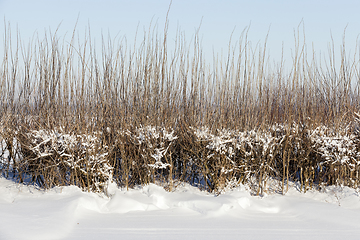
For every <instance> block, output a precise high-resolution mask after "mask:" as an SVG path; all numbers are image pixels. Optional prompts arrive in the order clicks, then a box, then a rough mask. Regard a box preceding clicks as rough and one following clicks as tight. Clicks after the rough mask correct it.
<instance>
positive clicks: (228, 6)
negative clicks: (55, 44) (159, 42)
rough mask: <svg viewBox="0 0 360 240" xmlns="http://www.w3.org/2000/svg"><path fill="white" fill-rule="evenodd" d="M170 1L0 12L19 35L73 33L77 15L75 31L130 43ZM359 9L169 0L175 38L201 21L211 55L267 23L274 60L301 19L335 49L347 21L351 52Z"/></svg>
mask: <svg viewBox="0 0 360 240" xmlns="http://www.w3.org/2000/svg"><path fill="white" fill-rule="evenodd" d="M169 4H170V0H156V1H149V0H148V1H145V0H118V1H115V0H102V1H95V0H61V1H60V0H0V16H1V17H2V18H3V19H5V21H6V22H10V24H11V26H12V29H13V30H15V29H16V27H17V28H18V29H19V31H20V33H21V37H22V39H23V40H26V39H30V38H31V36H32V35H33V34H34V32H36V31H37V32H39V33H40V35H41V34H42V33H43V32H44V29H51V30H52V31H54V30H55V29H56V28H57V26H58V25H59V24H60V23H61V25H60V28H59V32H58V35H59V36H64V35H65V34H67V35H71V32H72V30H73V28H74V26H75V23H76V20H77V19H78V17H79V21H78V25H77V29H78V30H79V32H81V31H84V30H85V28H86V27H87V26H88V25H89V24H90V27H91V32H92V33H91V35H92V37H93V38H95V39H99V41H100V40H101V32H103V33H105V35H106V34H107V33H110V34H111V36H113V37H114V36H115V35H117V34H118V33H119V34H120V35H126V36H127V39H128V41H129V42H131V41H132V40H133V39H134V35H135V32H136V28H137V26H139V28H140V30H142V29H143V27H148V26H149V24H150V22H151V21H153V22H157V23H158V25H159V32H161V31H162V29H163V24H164V21H165V17H166V12H167V9H168V7H169ZM359 10H360V1H359V0H336V1H335V0H321V1H316V0H267V1H266V0H251V1H250V0H246V1H243V0H237V1H235V0H232V1H230V0H222V1H220V0H217V1H215V0H173V1H172V5H171V9H170V13H169V20H170V25H169V33H170V37H174V36H175V34H174V33H175V32H176V29H177V27H178V26H180V28H181V29H182V30H183V31H184V32H185V34H186V37H187V39H188V40H189V41H190V40H191V38H192V36H193V34H194V33H195V29H196V28H198V27H199V26H200V23H201V28H200V37H201V38H202V44H203V49H204V51H205V52H206V53H207V54H208V56H210V55H212V49H213V48H214V49H215V51H216V52H219V51H221V49H227V45H228V42H229V39H230V35H231V33H232V32H233V31H234V34H233V39H234V41H235V40H237V39H238V37H239V36H240V34H241V31H242V30H243V29H244V28H245V27H247V26H249V25H251V27H250V31H249V39H250V40H251V41H252V42H253V43H254V44H256V43H257V42H259V41H260V42H261V43H262V42H263V41H264V39H265V36H266V34H267V32H268V30H269V28H270V32H269V39H268V50H269V55H270V56H271V58H273V59H275V60H276V59H278V58H279V57H280V52H281V46H282V43H283V42H284V47H285V51H287V52H288V53H289V52H290V51H291V48H293V47H294V29H295V28H297V26H298V25H299V23H300V22H301V21H302V20H303V22H304V26H305V34H306V42H307V44H308V45H309V46H311V44H312V43H313V44H314V46H315V49H316V50H317V52H319V51H322V52H323V51H326V50H327V46H328V43H329V42H330V41H331V33H332V36H333V39H334V41H335V47H337V48H338V46H339V45H340V44H341V40H342V35H343V32H344V29H345V27H346V26H347V29H346V39H347V46H348V49H349V52H350V50H351V51H352V52H353V51H354V50H355V43H356V39H357V36H358V34H360V14H359ZM3 26H4V25H3V24H2V27H0V30H1V31H0V33H1V34H3V32H4V31H3V29H4V27H3ZM234 29H235V30H234ZM1 48H2V47H1ZM286 56H287V58H288V57H289V56H291V55H286ZM288 60H290V61H291V59H288Z"/></svg>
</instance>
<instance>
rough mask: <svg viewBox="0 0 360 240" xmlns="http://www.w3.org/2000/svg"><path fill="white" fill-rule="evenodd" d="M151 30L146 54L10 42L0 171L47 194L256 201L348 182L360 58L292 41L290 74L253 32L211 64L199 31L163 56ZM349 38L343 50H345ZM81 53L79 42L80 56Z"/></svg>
mask: <svg viewBox="0 0 360 240" xmlns="http://www.w3.org/2000/svg"><path fill="white" fill-rule="evenodd" d="M167 28H168V25H167V24H166V26H165V31H164V34H163V35H159V34H158V33H156V32H154V31H152V30H151V29H149V31H148V32H147V33H145V34H144V39H143V40H142V41H141V42H140V44H135V45H134V46H128V45H127V44H126V41H124V39H119V40H118V41H115V40H110V39H109V40H108V41H106V42H103V44H102V51H101V52H100V55H98V52H97V51H96V49H97V48H96V47H95V45H94V44H93V43H92V41H91V37H90V35H86V36H85V38H84V41H83V42H78V41H77V40H76V34H75V31H74V33H73V36H72V38H71V40H70V42H65V41H61V39H60V38H59V37H58V36H57V35H56V34H53V35H52V34H48V35H46V36H45V37H44V39H39V38H37V39H34V40H33V41H31V42H30V43H29V44H28V45H24V43H23V42H21V40H20V38H18V40H17V41H15V44H14V40H13V39H12V38H11V35H12V34H11V32H10V28H9V27H7V29H6V30H5V35H4V46H3V49H4V57H3V61H2V64H1V67H0V171H1V174H2V175H3V176H5V177H7V178H12V179H14V180H15V181H18V182H25V183H35V184H37V185H38V186H39V187H42V188H51V187H54V186H66V185H76V186H79V187H81V188H82V189H84V190H87V191H96V192H103V191H106V186H107V183H108V182H109V181H115V182H116V183H117V184H118V185H119V186H123V187H127V188H129V187H134V186H136V185H144V184H148V183H157V184H161V185H163V186H164V187H166V188H167V189H169V190H170V191H171V190H172V189H173V188H175V187H176V184H178V183H179V182H188V183H190V184H192V185H194V186H198V187H199V188H201V189H206V190H208V191H211V192H215V193H221V191H222V190H223V189H225V188H227V187H231V186H236V185H238V184H240V183H243V184H247V185H249V186H250V187H251V189H252V191H253V192H254V193H255V194H262V193H263V192H264V191H267V190H268V189H269V181H273V180H276V182H277V183H278V185H277V191H279V192H282V193H285V192H286V190H287V186H288V183H289V182H290V181H295V182H299V183H300V189H301V190H304V191H306V190H307V189H310V188H317V189H319V188H321V187H322V186H324V185H332V184H341V185H346V186H351V187H354V188H357V187H358V186H359V180H360V179H359V171H360V142H359V140H360V132H359V119H360V116H359V115H358V114H357V112H358V111H359V103H360V99H359V79H360V78H359V77H360V75H359V74H360V66H359V63H360V61H359V60H360V58H359V56H358V55H357V53H355V54H354V55H353V56H349V55H347V54H346V51H345V44H343V45H342V46H340V49H341V51H340V55H339V56H336V54H335V48H334V47H332V48H330V49H329V55H328V58H327V59H325V60H321V59H320V60H319V59H318V56H316V54H315V53H313V54H312V55H311V57H309V55H308V54H307V48H306V44H305V43H304V42H301V41H300V40H301V39H300V35H299V32H296V33H295V48H294V52H293V59H292V66H291V69H290V70H289V71H286V70H284V69H285V67H284V61H283V60H281V61H280V62H279V63H278V64H276V65H274V64H271V63H270V61H269V60H268V59H269V58H268V56H267V50H266V44H265V45H264V46H259V45H256V46H255V47H252V45H251V44H250V42H249V41H248V38H247V34H248V32H247V31H248V29H245V30H244V31H243V33H242V35H241V37H240V38H239V41H238V42H237V44H236V45H234V46H229V52H228V55H227V57H226V58H224V59H223V58H218V57H217V55H215V56H214V61H213V63H212V64H211V65H208V64H207V63H206V62H205V58H204V54H203V52H202V48H201V44H200V40H199V37H198V35H195V37H194V39H193V40H192V41H191V43H188V42H186V40H185V38H184V35H183V34H182V33H180V32H179V33H178V36H177V38H176V41H175V48H171V49H172V50H169V49H168V35H167ZM344 42H345V41H344ZM76 43H78V46H77V47H76V46H75V45H76Z"/></svg>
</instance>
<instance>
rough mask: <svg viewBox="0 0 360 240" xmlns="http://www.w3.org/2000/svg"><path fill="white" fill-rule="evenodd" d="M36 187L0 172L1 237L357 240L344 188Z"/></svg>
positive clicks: (355, 201) (354, 195)
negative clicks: (255, 192) (253, 191)
mask: <svg viewBox="0 0 360 240" xmlns="http://www.w3.org/2000/svg"><path fill="white" fill-rule="evenodd" d="M107 192H108V194H109V197H106V196H104V195H101V194H99V193H98V194H96V193H88V192H82V191H81V190H80V189H79V188H77V187H75V186H68V187H55V188H52V189H50V190H47V191H44V190H39V189H37V188H36V187H34V186H26V185H21V184H17V183H14V182H12V181H10V180H6V179H4V178H0V213H1V214H0V239H9V240H12V239H14V240H15V239H37V240H40V239H47V240H50V239H86V240H88V239H207V240H208V239H289V238H291V239H340V238H341V239H357V238H358V235H359V234H360V228H359V226H360V218H359V214H360V195H359V192H357V191H356V190H355V189H351V188H348V187H335V186H331V187H326V188H323V190H322V191H316V190H309V191H307V192H306V193H301V192H299V191H298V188H297V185H296V184H293V185H291V187H290V188H289V191H288V192H287V193H286V195H281V194H278V193H267V194H265V195H264V196H263V197H257V196H251V195H250V191H249V190H248V189H247V187H246V186H239V187H237V188H234V189H232V190H229V191H227V192H225V193H223V194H221V195H219V196H215V195H214V194H210V193H207V192H204V191H200V190H199V189H198V188H195V187H192V186H189V185H187V184H179V185H178V186H177V188H176V189H175V191H174V192H167V191H165V190H164V188H162V187H161V186H158V185H154V184H150V185H147V186H144V187H138V188H136V189H130V190H128V191H127V190H125V189H119V188H117V187H116V186H115V185H114V184H110V185H109V187H108V191H107Z"/></svg>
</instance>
